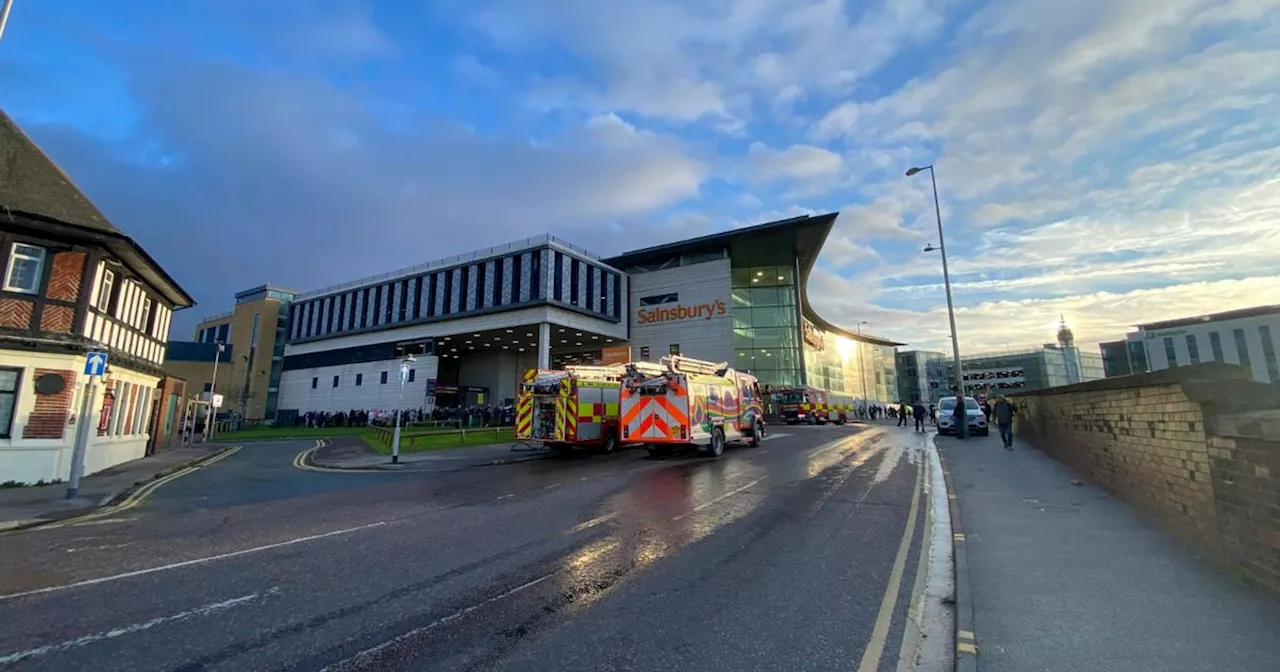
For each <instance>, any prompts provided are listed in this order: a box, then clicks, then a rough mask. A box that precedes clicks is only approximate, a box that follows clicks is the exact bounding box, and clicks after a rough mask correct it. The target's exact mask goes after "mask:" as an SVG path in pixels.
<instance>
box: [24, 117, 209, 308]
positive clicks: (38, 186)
mask: <svg viewBox="0 0 1280 672" xmlns="http://www.w3.org/2000/svg"><path fill="white" fill-rule="evenodd" d="M0 215H3V216H5V217H6V218H7V220H8V221H10V222H17V223H19V224H21V223H22V220H15V219H14V215H23V216H24V218H25V219H27V220H30V221H31V223H32V224H34V226H35V228H36V229H37V230H39V231H41V232H42V233H47V234H50V235H55V236H60V237H64V238H69V239H73V240H85V241H91V242H94V243H97V244H100V245H102V246H104V247H106V248H107V249H109V250H110V251H111V252H113V253H115V254H116V255H117V256H118V257H120V259H121V260H122V261H123V262H124V263H125V264H126V265H127V266H128V267H129V268H130V269H131V270H132V271H133V272H134V273H137V274H138V275H139V276H140V277H142V278H143V279H145V280H146V281H147V282H148V283H150V284H151V285H152V286H154V287H155V289H157V290H158V291H160V293H161V294H162V295H164V296H165V297H166V298H167V299H168V300H169V301H170V302H171V303H172V304H173V305H174V307H175V308H187V307H189V306H192V305H195V300H194V299H192V298H191V295H190V294H187V292H186V290H184V289H183V288H182V287H181V286H179V285H178V283H177V282H176V281H175V280H174V279H173V278H172V277H171V276H170V275H169V274H168V273H167V272H166V271H165V270H164V268H162V267H161V266H160V264H158V263H156V261H155V259H152V258H151V255H149V254H147V252H146V250H144V249H142V246H141V245H139V244H138V243H137V242H136V241H134V240H133V239H132V238H130V237H129V236H127V235H125V234H124V232H122V231H121V230H120V229H117V228H116V227H115V226H113V225H112V224H111V222H110V221H108V220H107V218H106V216H105V215H103V214H102V212H101V211H100V210H98V208H97V206H95V205H94V204H93V202H92V201H90V200H89V198H88V197H87V196H85V195H84V193H83V192H81V191H80V190H79V189H78V188H77V187H76V185H75V184H73V183H72V182H71V178H69V177H67V174H66V173H64V172H62V169H61V168H59V167H58V164H56V163H54V162H53V160H52V159H50V158H49V156H48V155H46V154H45V153H44V151H42V150H41V149H40V147H39V146H37V145H36V143H35V142H33V141H32V140H31V138H30V137H29V136H27V134H26V133H24V132H23V131H22V129H21V128H19V127H18V125H17V124H16V123H14V121H13V119H11V118H10V117H9V115H8V114H6V113H5V112H4V110H0Z"/></svg>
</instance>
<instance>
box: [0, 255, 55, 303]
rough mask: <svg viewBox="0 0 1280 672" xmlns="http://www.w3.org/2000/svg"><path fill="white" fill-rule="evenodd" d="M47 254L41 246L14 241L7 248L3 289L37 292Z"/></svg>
mask: <svg viewBox="0 0 1280 672" xmlns="http://www.w3.org/2000/svg"><path fill="white" fill-rule="evenodd" d="M47 255H48V251H47V250H45V249H44V248H43V247H36V246H35V245H24V244H23V243H14V244H13V247H12V248H10V250H9V267H8V268H7V269H5V272H4V291H6V292H21V293H23V294H39V293H40V278H42V277H44V260H45V257H46V256H47Z"/></svg>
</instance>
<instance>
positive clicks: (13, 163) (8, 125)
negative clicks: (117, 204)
mask: <svg viewBox="0 0 1280 672" xmlns="http://www.w3.org/2000/svg"><path fill="white" fill-rule="evenodd" d="M0 205H2V206H4V207H6V208H8V209H10V210H16V211H18V212H22V213H26V214H32V215H40V216H42V217H48V218H50V219H56V220H58V221H61V222H66V223H67V224H75V225H77V226H81V227H84V228H87V229H95V230H97V231H103V232H109V233H120V231H119V230H118V229H116V228H115V227H114V226H112V225H111V223H110V222H108V221H107V218H106V217H105V216H103V214H102V213H101V212H100V211H99V210H98V208H97V207H95V206H94V205H93V203H91V202H90V201H89V199H88V198H86V197H85V195H84V194H83V193H82V192H81V191H80V190H79V189H77V188H76V185H74V184H72V183H71V178H69V177H67V174H66V173H64V172H62V169H61V168H59V167H58V164H56V163H54V162H53V161H52V160H50V159H49V157H48V156H46V155H45V153H44V152H43V151H41V150H40V148H39V147H37V146H36V143H34V142H32V141H31V138H29V137H27V134H26V133H23V132H22V129H21V128H18V125H17V124H15V123H13V120H12V119H10V118H9V115H7V114H5V113H4V111H3V110H0Z"/></svg>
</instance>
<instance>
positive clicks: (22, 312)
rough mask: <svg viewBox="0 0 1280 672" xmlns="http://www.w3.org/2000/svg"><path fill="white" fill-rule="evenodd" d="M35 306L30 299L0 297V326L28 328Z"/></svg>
mask: <svg viewBox="0 0 1280 672" xmlns="http://www.w3.org/2000/svg"><path fill="white" fill-rule="evenodd" d="M34 308H35V306H34V304H32V303H31V302H30V301H23V300H22V299H8V298H4V299H0V327H9V328H10V329H30V328H31V312H32V310H33V309H34Z"/></svg>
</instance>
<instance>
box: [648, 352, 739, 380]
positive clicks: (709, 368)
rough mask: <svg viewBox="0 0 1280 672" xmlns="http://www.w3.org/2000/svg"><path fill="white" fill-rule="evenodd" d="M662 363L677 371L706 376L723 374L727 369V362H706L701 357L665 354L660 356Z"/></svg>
mask: <svg viewBox="0 0 1280 672" xmlns="http://www.w3.org/2000/svg"><path fill="white" fill-rule="evenodd" d="M662 363H663V364H666V365H667V366H668V367H670V368H671V370H672V371H675V372H677V373H696V374H702V375H707V376H723V375H724V373H725V371H727V370H728V369H729V363H728V362H719V363H716V362H708V361H706V360H702V359H693V358H691V357H681V356H680V355H667V356H666V357H663V358H662Z"/></svg>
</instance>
